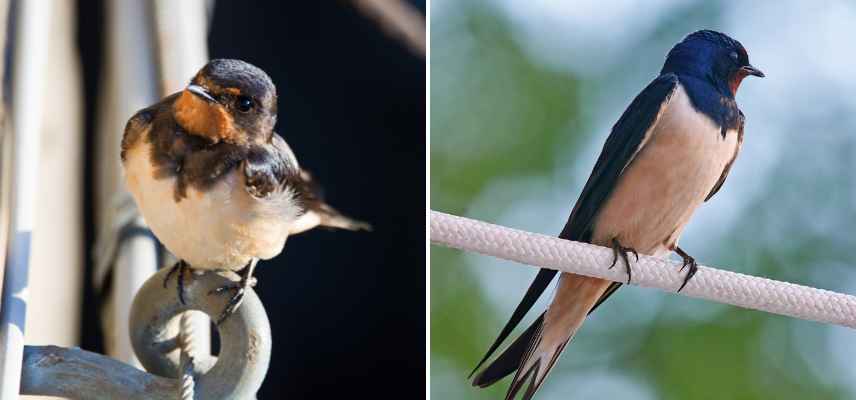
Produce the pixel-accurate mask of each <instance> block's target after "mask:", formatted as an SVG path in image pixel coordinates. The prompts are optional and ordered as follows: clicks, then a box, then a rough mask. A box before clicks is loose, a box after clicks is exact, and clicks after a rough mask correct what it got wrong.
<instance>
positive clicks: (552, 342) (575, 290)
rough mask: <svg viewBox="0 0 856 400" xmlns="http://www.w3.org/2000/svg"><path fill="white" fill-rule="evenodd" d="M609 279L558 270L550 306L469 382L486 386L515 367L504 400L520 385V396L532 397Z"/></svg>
mask: <svg viewBox="0 0 856 400" xmlns="http://www.w3.org/2000/svg"><path fill="white" fill-rule="evenodd" d="M610 283H611V282H609V281H605V280H602V279H597V278H589V277H585V276H581V275H574V274H562V275H561V277H560V279H559V286H558V288H557V290H556V297H555V298H554V299H553V302H552V303H551V304H550V308H549V309H548V310H547V311H546V312H545V313H544V314H542V315H541V317H539V318H538V319H537V320H536V321H535V323H534V324H532V326H530V327H529V328H528V329H527V330H526V331H525V332H524V333H523V334H522V335H521V336H520V337H519V338H517V340H515V341H514V343H512V344H511V346H509V347H508V348H507V349H506V350H505V351H504V352H503V353H502V355H500V356H499V357H497V359H496V360H495V361H494V362H493V363H491V364H490V365H489V366H488V367H487V368H485V370H484V371H482V372H481V373H480V374H479V375H478V376H476V379H475V380H474V381H473V384H474V385H476V386H480V387H485V386H489V385H491V384H493V383H495V382H496V381H498V380H500V379H502V378H503V377H505V376H506V375H508V374H510V373H511V372H513V371H514V369H517V372H516V373H515V375H514V379H513V380H512V381H511V386H510V387H509V389H508V395H507V397H506V400H510V399H513V398H514V397H515V396H516V395H517V394H518V393H519V392H520V390H521V389H522V388H523V387H524V386H526V387H527V388H526V391H525V392H524V393H523V399H524V400H530V399H532V397H533V396H534V395H535V392H537V391H538V389H539V388H540V387H541V385H542V384H543V383H544V380H545V379H546V378H547V375H548V374H549V373H550V370H552V369H553V367H554V366H555V365H556V361H557V360H558V359H559V355H561V354H562V351H564V350H565V347H566V346H567V344H568V342H569V341H570V340H571V339H572V338H573V337H574V334H575V333H576V332H577V330H578V329H579V328H580V326H582V324H583V322H584V321H585V318H586V315H588V313H589V311H591V310H592V308H593V307H594V306H595V304H596V303H597V301H598V299H600V298H601V296H603V294H604V293H605V291H606V290H607V288H608V287H609V286H610ZM524 349H525V351H524ZM515 360H516V362H515ZM515 364H516V367H515Z"/></svg>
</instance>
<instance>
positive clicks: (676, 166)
mask: <svg viewBox="0 0 856 400" xmlns="http://www.w3.org/2000/svg"><path fill="white" fill-rule="evenodd" d="M749 75H753V76H757V77H763V76H764V74H763V73H762V72H761V71H759V70H758V69H756V68H755V67H753V66H752V65H751V64H749V56H748V54H747V53H746V49H744V48H743V45H741V44H740V42H738V41H736V40H734V39H732V38H730V37H728V36H726V35H724V34H722V33H719V32H714V31H710V30H702V31H698V32H695V33H692V34H690V35H689V36H687V37H686V38H685V39H684V40H683V41H681V42H680V43H678V44H677V45H675V46H674V47H673V48H672V50H671V51H670V52H669V54H668V56H667V57H666V62H665V64H664V65H663V69H662V70H661V71H660V75H659V76H658V77H657V78H655V79H654V80H653V81H652V82H651V83H650V84H649V85H648V86H647V87H646V88H645V89H643V90H642V92H641V93H640V94H639V95H638V96H636V98H635V99H634V100H633V101H632V102H631V103H630V106H629V107H628V108H627V110H625V111H624V114H622V115H621V117H620V118H619V119H618V122H617V123H616V124H615V125H614V126H613V127H612V132H611V133H610V135H609V137H608V138H607V140H606V144H605V145H604V147H603V150H602V151H601V153H600V157H599V158H598V160H597V163H596V164H595V166H594V170H593V171H592V173H591V175H590V176H589V179H588V181H587V182H586V184H585V187H584V188H583V191H582V194H581V195H580V197H579V199H578V200H577V203H576V205H575V206H574V208H573V210H572V211H571V215H570V217H569V218H568V221H567V223H566V224H565V227H564V228H563V229H562V232H561V233H560V234H559V237H561V238H564V239H568V240H574V241H581V242H588V243H592V244H597V245H601V246H606V247H611V248H612V249H613V262H612V266H613V267H614V266H615V265H616V262H619V263H623V264H624V265H625V266H626V268H627V269H626V271H627V279H628V282H629V281H630V279H631V278H632V275H631V267H630V265H631V264H630V259H631V258H634V259H636V258H638V254H647V255H651V256H655V257H663V256H665V255H667V254H669V253H670V252H672V251H674V252H675V253H677V254H678V255H679V256H681V258H682V259H683V267H682V268H681V270H682V271H683V269H684V268H687V269H688V271H687V274H686V276H685V278H684V281H683V283H682V285H681V287H680V288H678V290H679V291H680V290H681V289H683V287H684V286H685V285H686V284H687V282H688V281H689V280H690V279H691V278H692V277H693V275H694V274H695V272H696V269H697V265H696V262H695V260H694V259H693V257H691V256H689V255H688V254H687V253H686V252H685V251H684V250H683V249H681V248H680V247H679V246H678V239H679V238H680V236H681V232H683V229H684V227H685V226H686V224H687V222H688V221H689V219H690V217H691V216H692V214H693V212H694V211H695V210H696V208H698V206H700V205H701V204H702V203H703V202H705V201H707V200H710V198H711V197H713V195H714V194H716V193H717V192H718V191H719V189H720V188H721V187H722V184H723V182H724V181H725V178H726V177H727V176H728V171H729V170H730V169H731V166H732V164H733V163H734V160H735V159H736V157H737V154H738V152H739V151H740V147H741V144H742V143H743V122H744V116H743V113H742V112H741V111H740V109H739V108H738V107H737V103H736V101H735V99H734V96H735V95H736V93H737V89H738V87H740V83H741V82H742V81H743V78H745V77H747V76H749ZM631 254H632V255H634V257H630V255H631ZM610 268H611V267H610ZM555 275H556V271H552V270H547V269H541V270H540V271H539V273H538V275H537V276H536V278H535V280H534V282H533V283H532V285H531V286H530V287H529V289H528V290H527V292H526V294H525V295H524V297H523V300H522V301H521V302H520V304H519V305H518V306H517V309H516V310H515V311H514V313H513V314H512V316H511V319H510V320H509V321H508V323H507V324H506V325H505V327H504V328H503V329H502V331H501V332H500V334H499V337H498V338H497V339H496V341H495V342H494V343H493V345H491V347H490V349H489V350H488V351H487V354H486V355H485V356H484V357H483V358H482V360H481V361H480V362H479V364H478V365H477V366H476V368H475V369H474V370H473V373H475V372H476V371H478V370H479V368H480V367H481V366H482V365H483V364H484V363H485V361H487V360H488V359H489V358H490V356H491V355H492V354H493V353H494V352H495V351H496V350H497V348H498V347H499V346H500V345H501V344H502V342H503V341H504V340H505V339H506V338H507V337H508V335H509V334H510V333H511V331H512V330H513V329H514V327H515V326H517V324H519V323H520V320H521V319H522V318H523V316H524V315H525V314H526V313H527V312H528V311H529V309H530V308H531V307H532V305H533V304H534V303H535V301H536V300H537V299H538V297H540V295H541V293H542V292H543V291H544V290H545V289H546V287H547V286H548V285H549V284H550V282H551V281H552V280H553V278H554V277H555ZM620 286H621V283H619V282H610V281H607V280H603V279H598V278H591V277H587V276H582V275H576V274H569V273H562V274H561V276H560V277H559V282H558V286H557V288H556V294H555V296H554V298H553V300H552V301H551V303H550V305H549V307H548V308H547V310H546V311H545V312H544V313H543V314H541V316H539V317H538V318H537V319H536V321H535V322H534V323H533V324H532V326H530V327H529V328H528V329H527V330H526V331H524V333H523V334H522V335H521V336H520V337H518V338H517V339H516V340H515V341H514V342H513V343H512V344H511V345H510V346H509V347H508V348H507V349H506V350H505V351H504V352H503V353H502V354H501V355H500V356H499V357H497V358H496V360H494V361H493V362H492V363H491V364H490V365H489V366H487V367H486V368H485V369H483V370H482V371H481V372H479V374H478V375H476V377H475V379H474V380H473V385H475V386H479V387H486V386H489V385H491V384H493V383H495V382H496V381H498V380H499V379H501V378H503V377H505V376H507V375H509V374H511V373H512V372H515V371H516V373H515V375H514V379H513V381H512V383H511V386H510V387H509V389H508V394H507V397H506V398H507V399H512V398H514V397H515V396H516V395H517V393H518V392H519V391H520V390H521V389H522V388H523V386H524V385H527V389H526V391H525V392H524V395H523V398H524V399H531V398H532V397H533V396H534V395H535V392H536V391H537V390H538V388H539V387H540V386H541V385H542V384H543V383H544V379H545V378H546V376H547V374H548V373H549V372H550V369H551V368H552V367H553V366H554V365H555V363H556V360H557V359H558V357H559V355H560V354H561V353H562V350H564V348H565V346H566V345H567V344H568V341H570V340H571V338H573V336H574V334H575V333H576V332H577V330H578V329H579V328H580V326H582V324H583V322H584V321H585V318H586V316H587V315H588V314H590V313H591V312H592V311H594V310H595V308H597V307H598V306H599V305H600V304H602V303H603V302H604V301H605V300H606V299H607V298H608V297H609V296H611V295H612V294H614V293H615V291H616V290H617V289H618V288H619V287H620ZM471 376H472V375H471Z"/></svg>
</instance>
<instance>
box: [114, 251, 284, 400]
mask: <svg viewBox="0 0 856 400" xmlns="http://www.w3.org/2000/svg"><path fill="white" fill-rule="evenodd" d="M169 270H170V269H169V268H164V269H162V270H160V271H158V272H157V273H156V274H154V275H152V277H151V278H149V279H148V280H147V281H146V283H145V284H143V287H142V288H140V290H139V292H137V295H136V297H135V298H134V304H133V306H132V307H131V320H130V332H131V343H132V344H133V346H134V352H135V353H136V354H137V358H139V359H140V362H141V363H142V364H143V366H144V367H145V368H146V370H148V371H149V372H151V373H154V374H157V375H161V376H165V377H169V378H180V377H181V372H180V367H179V366H180V360H179V358H180V351H179V349H178V337H177V336H176V334H175V332H176V331H177V330H176V329H175V328H174V327H175V326H176V323H177V322H178V318H177V317H178V316H179V315H180V314H181V313H182V312H184V311H188V310H198V311H202V312H204V313H206V314H208V316H209V317H211V318H217V316H218V315H219V314H220V312H222V311H223V309H224V308H225V307H226V302H227V301H228V295H227V294H209V292H211V291H212V290H214V289H215V288H218V287H223V286H226V285H233V284H235V283H237V282H238V281H239V277H238V275H237V274H235V273H233V272H213V271H205V272H202V273H201V274H197V273H192V274H188V276H186V277H185V286H184V290H185V292H184V298H185V301H186V302H187V304H186V305H184V304H181V303H180V302H179V301H178V297H177V289H176V285H177V279H176V277H171V278H170V280H169V282H168V285H167V287H164V279H165V278H166V274H167V273H168V272H169ZM227 293H228V292H227ZM217 328H218V330H219V332H220V355H219V357H213V356H208V357H206V356H205V355H204V354H202V355H199V356H198V357H197V358H196V359H195V360H194V361H195V364H196V366H197V368H198V369H197V373H198V376H197V378H196V387H195V388H194V391H195V393H196V398H199V399H242V400H243V399H248V398H255V395H256V392H258V390H259V388H260V387H261V384H262V381H263V380H264V377H265V374H266V373H267V369H268V365H269V363H270V353H271V332H270V323H269V321H268V318H267V313H265V310H264V307H263V306H262V303H261V301H260V300H259V298H258V296H257V295H256V294H255V292H254V291H253V290H251V289H249V290H247V292H246V293H245V295H244V301H243V304H241V306H240V307H239V308H238V310H237V311H236V312H235V313H234V314H232V315H231V316H229V317H228V318H227V319H226V320H225V321H223V323H222V324H220V326H218V327H217Z"/></svg>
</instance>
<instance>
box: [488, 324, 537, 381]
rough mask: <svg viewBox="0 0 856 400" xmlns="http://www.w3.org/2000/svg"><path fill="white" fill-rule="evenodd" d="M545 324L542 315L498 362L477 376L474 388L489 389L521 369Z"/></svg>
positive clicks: (500, 356)
mask: <svg viewBox="0 0 856 400" xmlns="http://www.w3.org/2000/svg"><path fill="white" fill-rule="evenodd" d="M543 322H544V314H541V316H540V317H538V319H537V320H535V322H533V323H532V325H530V326H529V328H527V329H526V331H524V332H523V334H521V335H520V336H519V337H518V338H517V339H515V340H514V342H513V343H511V345H510V346H508V348H507V349H505V351H503V352H502V354H500V355H499V357H497V358H496V360H494V361H493V362H492V363H490V365H488V366H487V368H485V369H484V370H482V371H481V372H480V373H479V374H478V375H476V377H475V379H473V386H478V387H480V388H485V387H488V386H490V385H493V384H494V383H496V382H497V381H498V380H500V379H502V378H505V377H506V376H508V375H511V373H512V372H514V371H515V370H517V369H518V368H519V367H520V360H522V359H523V358H524V356H526V354H527V353H528V352H529V350H530V349H531V347H532V343H533V342H534V338H535V337H537V336H538V335H539V333H540V331H541V326H542V324H543Z"/></svg>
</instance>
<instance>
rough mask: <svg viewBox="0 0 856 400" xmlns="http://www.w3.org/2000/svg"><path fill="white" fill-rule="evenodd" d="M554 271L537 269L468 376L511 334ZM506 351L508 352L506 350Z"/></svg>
mask: <svg viewBox="0 0 856 400" xmlns="http://www.w3.org/2000/svg"><path fill="white" fill-rule="evenodd" d="M556 273H557V271H555V270H552V269H545V268H541V270H540V271H538V275H537V276H536V277H535V280H533V281H532V284H530V285H529V289H527V290H526V294H525V295H524V296H523V300H520V304H518V305H517V308H516V309H514V313H513V314H511V318H510V319H509V320H508V322H506V323H505V326H504V327H502V331H501V332H499V335H498V336H497V337H496V340H494V341H493V344H491V345H490V348H489V349H488V350H487V353H485V355H484V356H483V357H482V359H481V360H480V361H479V363H478V364H477V365H476V367H475V368H473V371H472V372H470V375H469V377H468V378H470V377H472V376H473V374H475V372H476V371H478V369H479V368H481V366H482V365H483V364H484V363H485V361H487V360H488V359H489V358H490V356H491V355H493V353H494V352H495V351H496V350H497V349H498V348H499V346H500V345H502V342H504V341H505V339H506V338H507V337H508V335H510V334H511V331H513V330H514V328H515V327H517V324H519V323H520V321H521V320H522V319H523V317H524V316H526V313H528V312H529V310H530V309H531V308H532V306H533V305H534V304H535V302H536V301H538V298H539V297H541V294H542V293H544V290H545V289H547V286H549V285H550V282H552V281H553V278H554V277H555V276H556ZM541 318H543V315H542V316H541V317H540V318H539V320H540V319H541ZM533 326H534V324H533ZM531 329H532V327H530V328H529V329H528V330H527V331H526V332H525V333H523V335H522V336H521V337H520V338H518V339H517V340H518V341H519V340H520V339H522V338H523V337H525V336H527V333H528V334H531V333H530V330H531ZM515 343H516V342H515ZM514 347H515V345H514V344H512V345H511V346H510V347H509V349H511V348H514ZM521 347H522V348H521V349H520V351H519V352H520V355H519V356H518V358H517V360H515V361H514V368H517V364H519V360H520V357H522V356H523V351H524V350H525V349H526V344H524V345H522V346H521ZM506 353H508V350H506ZM494 364H496V362H494ZM512 370H513V369H512ZM510 373H511V371H509V372H507V373H506V374H505V375H508V374H510ZM505 375H503V376H505Z"/></svg>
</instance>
